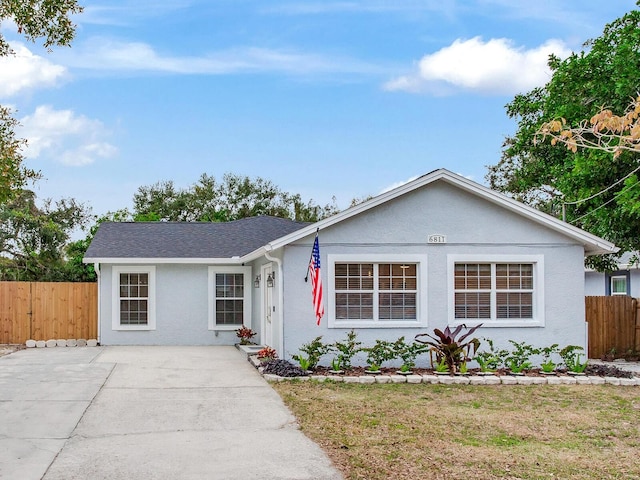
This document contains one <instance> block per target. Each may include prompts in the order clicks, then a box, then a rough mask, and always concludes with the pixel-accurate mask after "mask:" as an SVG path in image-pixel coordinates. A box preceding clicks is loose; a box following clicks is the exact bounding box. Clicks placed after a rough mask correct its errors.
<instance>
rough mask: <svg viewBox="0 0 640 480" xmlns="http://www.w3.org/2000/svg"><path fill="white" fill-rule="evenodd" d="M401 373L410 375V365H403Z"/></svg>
mask: <svg viewBox="0 0 640 480" xmlns="http://www.w3.org/2000/svg"><path fill="white" fill-rule="evenodd" d="M400 371H401V372H402V373H408V372H410V371H411V367H410V366H409V365H407V364H406V363H403V364H402V366H401V367H400Z"/></svg>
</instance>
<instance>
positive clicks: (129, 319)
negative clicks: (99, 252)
mask: <svg viewBox="0 0 640 480" xmlns="http://www.w3.org/2000/svg"><path fill="white" fill-rule="evenodd" d="M112 281H113V285H114V287H117V288H118V294H117V295H114V298H113V306H112V308H113V319H112V328H113V329H114V330H154V329H155V267H149V266H146V267H128V266H127V267H113V273H112Z"/></svg>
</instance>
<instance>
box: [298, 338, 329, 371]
mask: <svg viewBox="0 0 640 480" xmlns="http://www.w3.org/2000/svg"><path fill="white" fill-rule="evenodd" d="M299 350H300V351H301V352H302V353H306V354H307V359H308V361H309V368H308V370H313V369H314V368H316V367H317V366H318V363H319V362H320V359H321V358H322V356H323V355H326V354H328V353H331V352H332V351H333V346H332V345H328V344H325V343H322V336H319V337H316V338H314V339H313V340H311V341H310V342H309V343H305V344H303V345H302V346H301V347H300V349H299ZM301 357H302V355H297V354H296V355H292V356H291V358H293V359H294V360H295V361H296V362H298V363H300V358H301Z"/></svg>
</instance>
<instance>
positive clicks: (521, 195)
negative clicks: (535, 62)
mask: <svg viewBox="0 0 640 480" xmlns="http://www.w3.org/2000/svg"><path fill="white" fill-rule="evenodd" d="M549 66H550V68H551V70H552V72H553V75H552V78H551V80H550V81H549V82H548V83H547V84H546V85H545V86H544V87H540V88H535V89H533V90H532V91H530V92H528V93H525V94H520V95H516V97H515V98H514V99H513V100H512V101H511V102H510V103H509V104H508V105H507V114H508V115H509V117H511V118H514V119H516V120H517V122H518V127H517V131H516V133H515V134H514V135H513V136H511V137H508V138H507V139H506V141H505V144H504V149H503V154H502V158H501V160H500V161H499V162H498V163H497V164H496V165H493V166H490V167H489V173H488V174H487V180H488V181H489V183H490V185H491V187H492V188H494V189H496V190H499V191H502V192H505V193H507V194H511V195H512V196H514V197H515V198H517V199H519V200H521V201H524V202H526V203H529V204H531V205H533V206H536V207H537V208H540V209H542V210H543V211H546V212H547V213H551V214H553V215H556V216H561V212H562V210H563V208H562V206H563V204H565V205H566V209H565V211H566V220H567V221H568V222H570V223H572V224H574V225H576V226H579V227H582V228H584V229H585V230H587V231H590V232H592V233H594V234H596V235H599V236H602V237H604V238H607V239H608V240H610V241H613V242H615V243H616V245H618V246H619V247H621V252H620V253H623V252H625V251H637V250H638V249H639V248H640V236H639V235H638V234H637V232H638V231H640V214H639V212H638V210H639V203H640V186H638V179H637V177H636V176H635V175H631V176H629V177H628V178H627V179H626V180H625V181H623V182H620V183H619V184H618V185H617V186H616V187H615V188H609V189H608V190H606V191H604V190H605V189H607V188H608V187H610V186H611V185H613V184H615V183H616V182H618V181H619V180H620V179H622V178H624V177H626V176H628V175H629V174H630V172H633V171H634V169H636V168H637V166H638V160H639V158H640V157H639V155H638V152H637V151H631V150H621V151H618V152H616V153H617V154H616V155H613V154H612V153H610V152H607V151H606V150H605V149H593V148H586V149H577V148H576V149H573V148H570V149H563V148H558V147H556V146H553V145H551V143H550V142H539V141H538V142H536V136H537V134H538V133H539V132H540V129H541V127H542V126H543V125H545V124H547V125H548V124H549V122H553V121H555V120H558V119H564V121H565V122H566V124H568V125H580V122H583V121H584V120H585V119H590V118H592V117H594V116H596V115H598V114H599V113H600V112H602V111H603V108H604V107H606V109H607V110H611V111H612V112H623V111H625V108H626V107H627V106H628V105H629V102H630V101H631V100H632V99H634V98H636V97H637V95H638V93H639V92H638V89H639V88H640V12H639V11H637V10H633V11H631V12H629V13H628V14H626V15H624V16H623V17H621V18H619V19H617V20H615V21H614V22H612V23H611V24H609V25H607V26H606V27H605V29H604V31H603V33H602V35H601V36H600V37H598V38H596V39H593V40H589V41H587V42H586V43H585V45H584V49H583V50H582V51H581V52H579V53H573V54H572V55H571V56H569V57H568V58H566V59H565V60H561V59H559V58H557V57H555V56H551V57H550V59H549ZM602 191H604V193H602V194H599V195H595V194H598V193H599V192H602ZM584 199H588V200H584ZM605 260H606V259H605ZM594 263H598V262H594ZM600 266H601V267H606V266H611V264H610V263H609V262H607V261H604V263H601V264H600Z"/></svg>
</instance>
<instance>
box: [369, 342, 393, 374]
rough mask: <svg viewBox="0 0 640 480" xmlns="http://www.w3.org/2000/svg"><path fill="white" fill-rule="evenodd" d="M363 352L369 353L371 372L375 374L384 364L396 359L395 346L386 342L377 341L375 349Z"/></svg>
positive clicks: (371, 348) (370, 348)
mask: <svg viewBox="0 0 640 480" xmlns="http://www.w3.org/2000/svg"><path fill="white" fill-rule="evenodd" d="M362 350H363V351H364V352H367V362H368V364H369V370H370V371H374V372H377V371H379V370H380V367H381V366H382V364H383V363H384V362H386V361H389V360H393V358H394V357H395V355H394V351H393V344H392V343H391V342H387V341H386V340H376V343H375V345H374V346H373V347H368V348H363V349H362Z"/></svg>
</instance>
